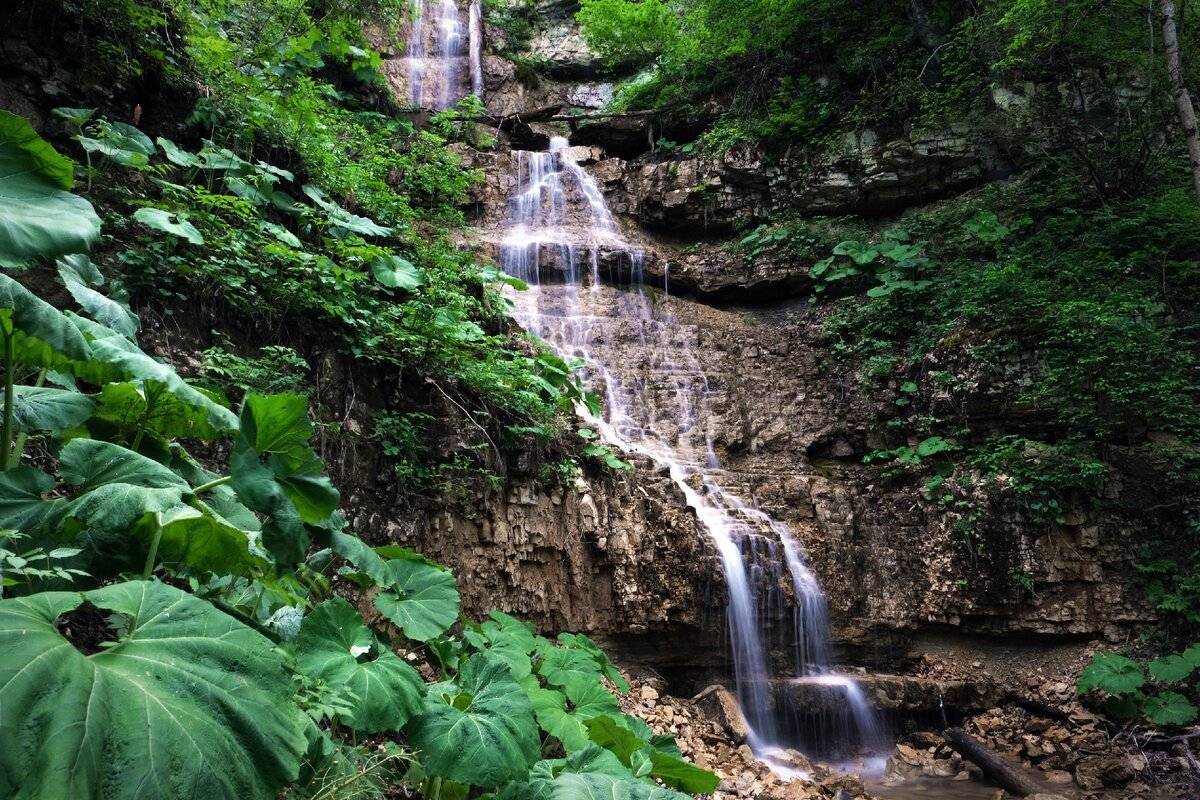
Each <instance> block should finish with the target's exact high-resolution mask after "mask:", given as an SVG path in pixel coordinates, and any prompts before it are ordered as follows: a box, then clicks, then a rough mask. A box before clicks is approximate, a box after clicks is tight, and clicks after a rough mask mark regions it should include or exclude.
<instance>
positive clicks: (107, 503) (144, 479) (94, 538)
mask: <svg viewBox="0 0 1200 800" xmlns="http://www.w3.org/2000/svg"><path fill="white" fill-rule="evenodd" d="M59 472H60V473H61V474H62V476H63V480H65V481H66V482H67V483H68V484H71V485H73V486H78V487H79V488H80V490H81V492H80V494H78V495H77V496H76V497H75V498H74V499H72V500H71V501H70V502H69V503H68V505H67V506H66V508H65V509H64V513H65V514H66V516H67V517H69V518H70V520H72V521H73V523H72V524H71V525H68V526H67V527H66V529H65V532H66V533H68V534H71V533H76V534H78V535H79V542H80V544H82V545H87V546H88V547H90V548H91V549H92V550H95V551H96V552H98V553H101V554H104V555H106V556H110V557H116V558H117V559H118V560H121V559H123V558H131V557H132V555H133V554H132V553H130V552H129V547H128V542H129V537H130V536H132V535H134V534H135V533H136V532H137V529H138V528H139V526H140V525H145V524H148V522H149V520H150V518H151V517H152V516H153V515H155V514H163V513H166V512H168V511H171V510H173V509H175V508H177V507H179V506H180V505H182V503H183V495H184V493H186V492H187V491H189V489H190V487H189V486H188V484H187V482H186V481H184V480H183V479H182V478H181V477H179V476H178V475H176V474H175V473H174V472H172V471H171V470H170V469H168V468H167V467H165V466H163V465H162V464H159V463H158V462H157V461H153V460H151V459H149V458H146V457H145V456H143V455H141V454H139V453H135V452H134V451H132V450H128V449H126V448H124V447H121V446H120V445H116V444H112V443H111V442H103V441H99V440H96V439H72V440H71V441H70V442H68V443H67V444H66V446H64V447H63V449H62V452H61V453H60V454H59Z"/></svg>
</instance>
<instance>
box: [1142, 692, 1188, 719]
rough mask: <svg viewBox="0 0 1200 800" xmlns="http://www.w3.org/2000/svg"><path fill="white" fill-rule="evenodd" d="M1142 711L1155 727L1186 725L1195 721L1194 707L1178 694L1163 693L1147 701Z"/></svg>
mask: <svg viewBox="0 0 1200 800" xmlns="http://www.w3.org/2000/svg"><path fill="white" fill-rule="evenodd" d="M1142 710H1143V711H1144V712H1145V714H1146V716H1147V717H1149V719H1150V721H1151V722H1153V723H1154V724H1155V725H1188V724H1190V723H1191V722H1192V721H1193V720H1195V719H1196V713H1197V712H1196V706H1194V705H1192V702H1191V701H1190V700H1188V699H1187V698H1186V697H1184V696H1183V695H1181V694H1180V693H1179V692H1163V693H1162V694H1157V695H1155V696H1153V697H1151V698H1149V699H1148V700H1146V703H1145V705H1144V706H1142Z"/></svg>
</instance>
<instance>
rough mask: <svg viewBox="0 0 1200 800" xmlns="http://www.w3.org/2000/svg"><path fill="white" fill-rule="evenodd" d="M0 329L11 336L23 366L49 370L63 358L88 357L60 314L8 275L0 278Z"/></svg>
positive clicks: (85, 346)
mask: <svg viewBox="0 0 1200 800" xmlns="http://www.w3.org/2000/svg"><path fill="white" fill-rule="evenodd" d="M0 326H3V329H4V331H5V332H11V333H12V334H13V335H14V349H15V351H16V358H17V360H18V361H20V362H21V363H22V364H26V365H28V366H34V367H50V366H53V365H54V364H55V363H56V361H57V360H61V359H62V358H63V357H65V358H68V359H76V360H79V361H84V360H86V359H87V358H88V356H89V350H88V343H87V342H86V341H85V340H84V338H83V335H82V334H80V332H79V331H78V330H77V329H76V328H75V326H74V325H72V324H71V321H70V320H69V319H68V318H67V317H66V316H65V315H64V314H63V313H62V312H61V311H59V310H58V309H57V308H55V307H54V306H52V305H50V304H49V303H47V302H46V301H44V300H42V299H41V298H39V297H37V296H35V295H34V294H33V293H32V292H30V291H29V290H28V289H26V288H25V287H24V286H22V285H21V284H19V283H17V282H16V281H14V280H13V279H12V278H10V277H8V276H7V275H0Z"/></svg>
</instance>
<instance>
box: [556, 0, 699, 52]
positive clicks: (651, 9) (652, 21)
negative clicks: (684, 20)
mask: <svg viewBox="0 0 1200 800" xmlns="http://www.w3.org/2000/svg"><path fill="white" fill-rule="evenodd" d="M576 19H577V20H578V21H579V24H580V25H582V26H583V31H584V35H585V36H586V38H587V43H588V45H589V46H591V48H592V49H593V50H595V51H596V52H597V53H599V54H600V55H601V56H603V57H604V58H606V59H607V60H608V61H609V62H610V63H614V64H624V63H632V64H645V63H648V62H650V61H653V60H654V59H655V58H656V57H658V56H659V55H660V54H662V53H663V52H665V51H666V50H667V49H668V48H670V47H671V45H672V43H673V42H674V41H675V39H676V38H677V37H678V36H679V18H678V17H677V16H676V13H675V10H674V9H673V8H672V7H671V6H670V5H669V4H668V3H666V2H663V0H640V2H636V3H628V2H625V1H624V0H583V2H582V3H581V5H580V10H579V12H578V13H577V14H576Z"/></svg>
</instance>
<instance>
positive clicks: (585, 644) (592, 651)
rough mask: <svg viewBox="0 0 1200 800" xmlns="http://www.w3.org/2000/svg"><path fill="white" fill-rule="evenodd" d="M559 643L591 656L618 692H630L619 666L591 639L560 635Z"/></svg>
mask: <svg viewBox="0 0 1200 800" xmlns="http://www.w3.org/2000/svg"><path fill="white" fill-rule="evenodd" d="M558 641H560V642H562V643H563V644H564V645H566V646H567V647H570V648H574V649H576V650H582V651H584V652H585V653H587V654H588V655H590V656H591V657H592V660H593V661H595V662H596V664H597V665H598V666H599V667H600V670H601V671H602V672H603V673H604V677H606V678H608V679H609V680H610V681H612V683H613V685H614V686H616V687H617V691H619V692H620V693H621V694H625V693H627V692H628V691H629V682H628V681H626V680H625V678H624V677H623V676H622V675H621V671H620V670H618V669H617V665H616V664H614V663H613V662H612V660H611V659H609V657H608V654H606V653H605V652H604V651H603V650H601V649H600V646H599V645H598V644H596V643H595V642H593V641H592V640H591V639H590V638H588V637H587V636H585V635H584V634H582V633H560V634H559V635H558Z"/></svg>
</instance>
